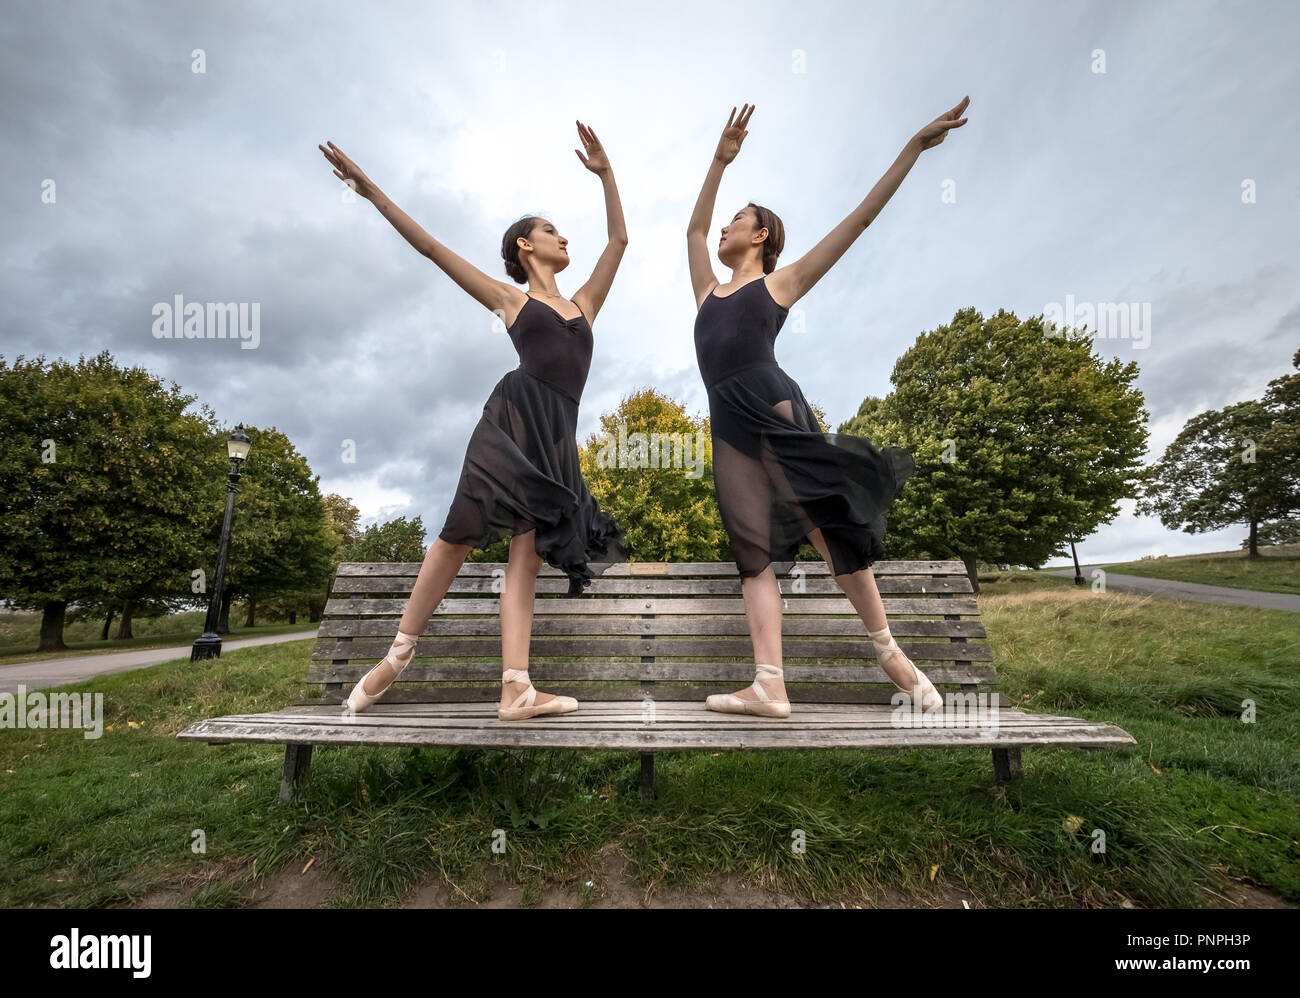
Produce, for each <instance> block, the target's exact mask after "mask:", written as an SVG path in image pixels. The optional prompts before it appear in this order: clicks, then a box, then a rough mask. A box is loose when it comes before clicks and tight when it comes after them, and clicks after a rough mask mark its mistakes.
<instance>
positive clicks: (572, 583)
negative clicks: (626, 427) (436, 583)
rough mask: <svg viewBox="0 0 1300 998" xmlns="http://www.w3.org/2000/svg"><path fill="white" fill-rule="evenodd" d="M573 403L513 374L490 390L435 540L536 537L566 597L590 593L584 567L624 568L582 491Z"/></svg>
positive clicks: (589, 572)
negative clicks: (565, 586) (563, 582)
mask: <svg viewBox="0 0 1300 998" xmlns="http://www.w3.org/2000/svg"><path fill="white" fill-rule="evenodd" d="M577 432H578V403H577V401H575V400H574V399H572V398H570V397H569V396H568V395H565V394H564V393H563V392H561V391H559V390H558V389H556V388H555V387H554V386H552V385H551V384H549V383H547V382H545V381H542V380H540V379H538V378H535V377H533V376H532V375H531V374H527V373H525V372H524V371H522V370H520V369H518V368H516V369H515V370H513V371H509V372H507V373H506V376H505V377H503V378H502V379H501V380H500V381H499V382H498V383H497V386H496V387H495V388H494V389H493V390H492V394H491V396H490V397H489V398H488V400H487V404H486V405H484V406H483V416H482V417H481V418H480V419H479V421H478V425H477V426H475V428H474V432H473V433H472V434H471V435H470V439H469V445H468V447H466V449H465V463H464V465H463V467H462V468H461V473H460V483H459V484H458V485H457V486H456V496H455V498H454V499H453V500H452V503H451V508H450V510H449V511H448V512H447V522H446V523H445V524H444V525H443V528H442V530H441V532H440V533H439V534H438V536H439V537H441V538H442V539H443V540H444V541H446V542H447V543H449V544H468V545H470V546H471V547H475V548H482V547H487V546H488V545H489V544H491V543H493V542H494V541H497V540H500V539H501V538H503V537H514V536H515V535H517V534H522V533H526V532H528V531H529V530H536V531H537V534H536V537H535V539H534V547H535V548H536V550H537V553H538V555H540V556H541V558H542V559H543V560H544V561H545V562H546V563H547V564H548V565H551V566H552V567H554V568H558V569H560V570H561V571H562V572H564V574H565V575H567V576H568V577H569V595H570V596H576V595H578V594H580V593H581V592H582V591H583V589H584V588H585V587H586V586H589V585H591V580H592V576H593V568H592V566H591V565H589V564H588V562H592V561H595V562H604V563H606V564H605V565H602V566H597V568H596V569H595V571H596V573H599V572H600V571H603V569H604V568H605V567H607V565H608V564H613V563H615V562H621V561H626V560H627V541H626V539H625V537H624V535H623V531H622V529H621V528H620V527H619V526H618V524H617V523H616V522H615V521H614V518H613V517H612V516H610V515H609V514H608V513H606V512H605V511H604V510H602V509H601V508H600V506H599V504H598V503H597V502H596V500H595V499H594V498H593V497H592V495H591V493H590V492H588V491H587V485H586V482H584V481H583V478H582V471H581V468H580V465H579V462H578V444H577Z"/></svg>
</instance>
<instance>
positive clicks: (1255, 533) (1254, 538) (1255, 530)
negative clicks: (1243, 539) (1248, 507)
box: [1250, 520, 1259, 558]
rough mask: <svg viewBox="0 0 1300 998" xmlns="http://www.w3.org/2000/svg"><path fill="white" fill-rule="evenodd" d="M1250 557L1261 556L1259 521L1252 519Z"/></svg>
mask: <svg viewBox="0 0 1300 998" xmlns="http://www.w3.org/2000/svg"><path fill="white" fill-rule="evenodd" d="M1250 557H1252V558H1258V557H1259V522H1258V521H1257V520H1251V521H1250Z"/></svg>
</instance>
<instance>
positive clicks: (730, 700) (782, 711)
mask: <svg viewBox="0 0 1300 998" xmlns="http://www.w3.org/2000/svg"><path fill="white" fill-rule="evenodd" d="M784 671H785V670H783V669H782V668H781V667H780V666H779V665H769V664H768V663H766V662H758V663H756V664H755V665H754V672H755V675H754V682H753V683H751V684H750V689H752V690H753V691H754V695H755V696H756V697H758V699H757V700H744V699H742V698H740V697H738V696H736V694H734V693H713V694H711V695H709V696H708V697H707V698H705V701H704V706H705V707H706V708H707V709H708V710H716V711H719V712H720V713H723V714H754V715H756V716H758V717H789V716H790V701H789V700H773V699H772V698H771V697H770V696H769V695H768V692H767V690H765V689H763V687H762V685H761V681H762V680H764V679H776V678H779V677H781V676H783V675H784Z"/></svg>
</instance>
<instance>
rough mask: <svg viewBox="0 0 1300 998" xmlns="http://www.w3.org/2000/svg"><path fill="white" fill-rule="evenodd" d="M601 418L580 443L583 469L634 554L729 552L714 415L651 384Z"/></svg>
mask: <svg viewBox="0 0 1300 998" xmlns="http://www.w3.org/2000/svg"><path fill="white" fill-rule="evenodd" d="M600 425H601V429H600V431H598V432H597V433H593V434H592V435H591V436H590V437H588V438H587V442H586V445H585V446H583V447H582V448H580V450H579V459H580V461H581V465H582V474H583V477H584V478H585V479H586V482H587V487H588V488H589V489H590V490H591V494H592V495H593V496H594V497H595V499H596V501H597V502H599V503H600V505H601V508H602V509H604V510H606V511H607V512H608V513H609V514H610V515H611V516H613V517H614V519H615V520H616V521H617V522H618V524H619V526H620V527H622V528H623V532H624V534H625V535H626V536H627V540H628V546H629V549H630V552H631V557H632V559H633V560H636V561H714V560H725V559H726V558H729V557H730V556H731V555H730V549H729V547H728V545H727V540H726V532H725V531H724V530H723V528H722V519H721V517H720V516H719V514H718V507H717V502H716V500H715V498H714V491H713V447H712V444H711V443H710V439H709V427H708V420H707V419H694V418H692V417H691V416H690V415H688V414H687V412H686V409H685V407H684V406H682V405H681V404H680V403H678V402H675V401H673V400H672V399H671V398H668V397H667V396H664V395H660V394H659V393H658V392H656V391H655V390H654V389H650V388H647V389H644V390H642V391H638V392H635V393H634V394H632V395H629V396H626V397H624V398H623V399H622V400H621V401H620V403H619V405H618V408H617V409H615V410H614V411H613V412H607V413H604V414H602V416H601V417H600Z"/></svg>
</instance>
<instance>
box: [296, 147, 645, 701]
mask: <svg viewBox="0 0 1300 998" xmlns="http://www.w3.org/2000/svg"><path fill="white" fill-rule="evenodd" d="M577 128H578V136H579V138H580V139H581V141H582V144H583V146H584V148H585V150H586V155H585V156H584V155H583V153H582V152H579V151H578V150H576V149H575V150H574V152H575V153H577V156H578V159H579V160H580V161H581V162H582V165H583V166H585V167H586V168H587V169H588V170H590V171H591V172H592V173H594V174H596V175H597V176H598V177H600V179H601V183H602V184H603V186H604V192H605V214H606V221H607V226H608V234H609V241H608V242H607V243H606V245H605V249H604V252H603V253H601V256H600V259H599V260H598V261H597V262H596V267H595V269H594V271H593V272H592V274H591V277H590V278H589V279H588V280H587V283H586V284H584V285H583V286H582V287H580V288H579V289H578V290H577V291H575V292H574V294H573V297H572V299H569V298H565V297H564V296H563V295H562V294H560V291H559V289H558V287H557V286H556V283H555V275H556V274H558V273H559V272H560V271H562V270H564V269H565V268H566V267H568V265H569V250H568V240H567V239H565V238H564V237H563V236H562V235H560V231H559V229H558V228H557V226H556V225H555V224H554V223H553V222H552V221H550V220H549V219H545V218H538V217H535V216H531V215H530V216H526V217H524V218H521V219H520V220H519V221H517V222H515V223H514V224H513V225H511V226H510V228H509V229H508V230H507V231H506V234H505V237H504V238H503V239H502V242H501V256H502V259H503V261H504V264H505V270H506V274H507V275H508V276H509V277H510V278H511V279H512V280H513V281H514V282H515V284H527V285H528V292H527V293H525V292H523V291H521V290H520V289H519V288H517V287H513V286H511V285H509V284H507V283H506V282H505V281H499V280H496V279H494V278H491V277H489V276H488V275H487V274H484V273H483V272H482V271H480V270H479V269H478V268H477V267H475V266H473V265H472V264H470V263H469V262H467V261H466V260H464V259H462V258H461V257H459V256H457V255H456V254H455V253H453V252H452V251H451V250H450V249H448V248H447V247H446V246H444V245H443V244H442V243H440V242H438V240H436V239H434V238H433V236H431V235H429V233H427V232H426V231H425V230H424V229H423V228H421V227H420V226H419V225H418V224H417V223H416V222H415V221H413V220H412V219H411V218H410V217H409V216H408V215H407V214H406V213H405V212H403V211H402V210H401V209H400V208H398V207H397V206H396V205H395V204H393V202H392V201H390V200H389V199H388V198H387V197H386V196H385V195H384V193H383V192H382V191H381V190H380V189H379V188H378V187H376V186H375V184H374V183H373V182H372V181H371V180H370V179H369V178H368V177H367V176H366V175H365V174H364V173H363V172H362V171H361V170H360V169H359V168H358V167H357V165H356V164H355V163H354V162H352V160H350V159H349V158H348V157H347V156H345V155H344V154H343V151H342V150H341V149H339V148H338V147H337V146H335V145H334V143H333V142H330V143H329V148H326V147H325V146H319V147H318V148H319V149H320V150H321V152H322V153H323V154H324V155H325V158H326V159H327V160H328V161H329V163H330V165H331V166H333V167H334V175H335V176H336V177H338V178H339V179H340V180H343V181H344V182H345V183H348V184H349V185H350V186H352V187H353V188H354V189H355V190H356V192H357V194H359V195H360V196H361V197H363V198H365V199H366V200H368V201H370V202H371V203H372V204H373V205H374V206H375V207H376V208H377V209H378V210H379V212H380V214H382V215H383V216H384V217H385V218H387V219H388V221H389V222H391V223H392V224H393V227H394V228H396V229H397V231H398V232H400V233H401V234H402V236H403V237H404V238H405V239H406V241H407V242H409V243H410V244H411V245H412V246H414V247H415V248H416V249H417V250H418V251H419V252H420V253H421V255H423V256H426V257H428V258H429V259H430V260H432V261H433V262H434V263H435V264H437V265H438V267H439V268H441V269H442V271H443V272H444V273H446V274H447V276H448V277H450V278H451V279H452V280H453V281H455V282H456V284H457V285H459V286H460V287H461V288H462V289H463V290H464V291H465V292H466V293H467V294H468V295H469V296H470V297H471V298H473V299H474V300H475V301H477V302H478V303H479V304H481V305H482V306H483V307H484V308H486V309H488V310H489V311H491V312H494V313H496V314H497V315H498V316H501V317H502V322H503V323H504V324H505V326H506V332H507V333H508V334H509V336H510V340H511V342H512V343H513V344H514V347H515V350H516V351H517V352H518V354H519V359H520V363H519V367H518V368H516V369H515V370H513V371H509V372H507V373H506V375H505V376H504V377H503V378H502V379H501V380H500V381H499V382H498V383H497V385H496V387H495V388H493V389H492V394H491V395H490V396H489V398H488V400H487V404H486V405H484V407H483V415H482V418H481V419H480V420H479V422H478V425H477V426H476V427H475V428H474V432H473V434H472V435H471V436H470V439H469V445H468V447H467V448H466V451H465V460H464V464H463V466H462V468H461V475H460V482H459V484H458V486H457V488H456V495H455V497H454V498H453V500H452V503H451V508H450V510H449V511H448V513H447V519H446V523H445V524H444V526H443V528H442V530H441V532H440V533H439V534H438V538H437V539H436V540H435V541H434V543H433V545H432V546H431V547H430V548H429V550H428V552H427V553H426V554H425V557H424V563H423V564H422V565H421V567H420V574H419V576H418V577H417V578H416V580H415V585H414V586H413V588H412V590H411V598H410V600H408V601H407V604H406V609H405V612H404V613H403V614H402V619H401V621H400V622H399V624H398V629H397V637H396V639H395V640H394V641H393V645H392V647H391V648H390V649H389V652H388V654H387V655H385V656H384V658H383V661H381V662H380V663H379V664H378V665H376V666H375V667H374V668H373V669H371V670H370V671H369V672H368V673H366V675H365V676H364V677H363V678H362V680H361V681H360V682H358V683H357V684H356V685H355V686H353V687H352V690H351V692H350V694H349V696H348V699H347V703H346V704H345V708H344V711H345V713H356V712H357V711H363V710H365V709H366V708H368V707H369V706H370V705H371V704H373V703H374V702H375V701H376V700H377V699H379V697H380V696H382V695H383V693H384V691H385V690H387V689H388V687H389V686H390V685H391V684H392V683H393V682H394V680H396V679H397V677H398V676H400V675H401V674H402V671H403V670H404V669H405V668H406V667H407V665H409V664H410V662H411V659H412V658H413V657H414V656H415V651H416V641H417V638H418V636H419V634H420V633H421V631H423V630H424V627H425V625H426V624H427V623H428V620H429V617H430V616H431V615H432V613H433V611H434V610H435V609H436V608H437V606H438V604H439V603H440V602H441V601H442V598H443V596H444V595H446V592H447V590H448V588H450V586H451V583H452V580H453V579H455V577H456V573H457V572H458V571H459V570H460V567H461V564H462V563H463V562H464V561H465V557H466V555H468V554H469V552H470V551H471V550H472V549H473V548H481V547H486V546H487V545H488V544H491V543H492V542H493V541H495V540H498V539H499V538H502V537H509V538H510V539H511V540H510V560H509V565H508V567H507V569H506V576H505V588H504V590H503V591H502V593H501V601H500V603H501V608H500V612H501V653H502V670H503V671H502V676H501V702H500V704H499V706H498V709H497V716H498V717H499V718H500V719H501V720H506V721H514V720H523V719H525V718H529V717H535V716H538V715H547V714H563V713H567V712H569V711H572V710H575V709H576V708H577V706H578V701H577V700H575V699H574V698H573V697H565V696H554V695H552V694H549V693H540V692H538V691H537V690H536V689H535V688H534V687H533V685H532V682H531V681H530V680H529V677H528V645H529V638H530V635H531V631H532V620H533V595H534V584H535V582H536V579H537V573H538V571H539V570H540V569H541V566H542V562H543V561H545V562H547V563H548V564H550V565H552V566H554V567H556V568H558V569H560V570H562V571H563V572H564V573H565V574H566V575H567V576H568V578H569V594H570V595H575V594H578V593H581V592H582V590H583V588H584V587H585V586H588V585H590V584H591V578H592V569H591V566H590V565H589V564H588V562H589V561H602V562H606V563H612V562H618V561H624V560H626V557H627V551H626V541H625V539H624V536H623V532H622V530H621V529H620V528H619V526H618V524H617V523H615V522H614V520H613V518H612V517H611V516H610V515H609V514H608V513H606V512H604V511H603V510H601V509H600V507H599V505H598V504H597V502H596V500H595V499H594V498H592V496H591V493H590V492H589V491H588V490H587V486H586V483H585V482H584V481H583V479H582V473H581V469H580V467H579V464H578V446H577V420H578V404H579V401H580V399H581V397H582V389H583V387H584V385H585V384H586V381H587V372H588V369H589V366H590V363H591V353H592V345H593V339H592V323H593V322H594V321H595V318H596V315H597V313H598V312H599V311H600V308H601V305H602V304H604V301H605V297H606V295H608V294H609V289H610V286H611V285H612V284H613V281H614V274H615V273H616V272H617V270H618V265H619V261H620V260H621V259H622V257H623V252H624V250H625V249H626V248H627V229H626V227H625V225H624V223H623V209H622V205H621V204H620V202H619V197H618V189H617V187H616V186H615V184H614V171H613V168H612V167H611V166H610V164H609V158H608V156H607V155H606V153H605V150H604V148H603V147H602V146H601V143H600V140H599V139H598V138H597V137H596V133H595V131H594V130H592V129H591V128H589V127H587V126H586V125H584V124H582V123H581V122H578V123H577ZM484 328H487V326H486V324H485V325H484ZM434 653H435V654H436V650H435V652H434Z"/></svg>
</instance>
